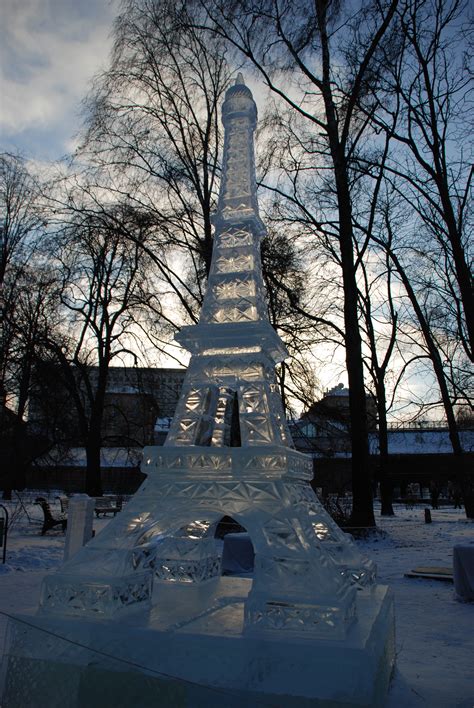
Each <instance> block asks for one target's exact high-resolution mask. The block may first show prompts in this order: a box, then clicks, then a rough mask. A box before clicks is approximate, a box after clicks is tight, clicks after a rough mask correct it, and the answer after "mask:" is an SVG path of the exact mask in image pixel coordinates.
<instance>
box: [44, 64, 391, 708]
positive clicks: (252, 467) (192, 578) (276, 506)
mask: <svg viewBox="0 0 474 708" xmlns="http://www.w3.org/2000/svg"><path fill="white" fill-rule="evenodd" d="M256 119H257V111H256V106H255V103H254V100H253V98H252V94H251V92H250V90H249V89H248V88H247V87H246V86H245V85H244V82H243V79H242V76H241V75H240V74H239V76H238V78H237V81H236V83H235V85H233V86H232V87H231V88H230V89H229V90H228V91H227V94H226V99H225V102H224V105H223V123H224V127H225V144H224V165H223V179H222V185H221V191H220V196H219V203H218V209H217V214H216V216H215V219H214V224H215V236H214V249H213V257H212V264H211V270H210V275H209V282H208V288H207V292H206V295H205V299H204V304H203V308H202V313H201V317H200V320H199V323H198V324H197V325H193V326H189V327H183V329H182V330H181V332H180V333H179V335H178V337H177V339H178V341H179V342H180V343H181V344H182V345H183V346H184V347H186V348H187V349H188V350H189V351H190V352H191V355H192V356H191V361H190V364H189V368H188V371H187V375H186V379H185V382H184V385H183V389H182V393H181V397H180V400H179V403H178V407H177V410H176V413H175V416H174V420H173V423H172V425H171V429H170V432H169V434H168V437H167V440H166V443H165V445H164V447H148V448H145V450H144V457H143V464H142V469H143V471H144V472H146V474H147V479H146V480H145V482H144V483H143V485H142V486H141V488H140V489H139V490H138V492H137V493H136V494H135V496H134V498H133V499H132V500H131V501H130V502H129V503H128V504H127V505H126V507H125V508H124V510H123V511H122V512H121V514H119V515H118V516H117V517H116V518H115V519H113V520H111V521H110V523H109V525H108V526H107V527H106V528H105V529H104V530H103V531H102V532H101V533H100V534H99V535H98V536H97V537H96V538H95V539H93V540H92V541H90V542H89V543H88V544H87V545H86V546H85V547H84V548H82V549H81V550H80V551H79V552H78V553H77V554H76V555H75V556H74V557H73V558H72V559H71V560H69V561H68V562H67V563H65V564H64V565H63V567H62V568H61V569H60V571H59V572H57V573H55V574H52V575H50V576H47V577H46V578H45V581H44V584H43V588H42V596H41V603H40V613H39V615H38V617H39V620H41V621H42V622H46V623H48V622H49V624H48V625H47V626H48V627H51V626H52V624H51V623H53V624H54V622H55V621H61V620H64V618H68V617H69V618H71V619H70V627H73V628H74V627H75V629H74V630H73V629H71V630H70V631H71V632H72V633H73V636H74V637H76V640H77V636H78V633H79V632H80V631H83V630H80V629H79V628H81V627H83V626H85V625H84V622H86V623H87V622H91V621H95V620H96V619H108V620H110V622H109V623H108V625H107V626H108V627H109V629H108V630H107V632H109V633H111V634H110V636H112V634H113V633H114V632H115V631H116V630H115V629H114V627H116V626H117V624H116V622H115V621H116V620H117V619H120V618H126V617H127V616H130V611H133V610H139V609H140V608H143V609H145V610H146V609H147V608H148V607H150V606H152V613H151V615H152V616H153V617H154V622H155V625H154V626H155V630H154V631H156V627H157V626H160V627H165V628H166V630H167V631H171V635H173V632H178V630H180V628H181V626H182V623H181V624H180V623H179V622H176V623H175V624H173V623H172V622H171V623H170V619H169V617H168V615H169V616H171V615H172V614H173V609H171V610H170V603H169V590H170V588H174V589H175V591H176V592H175V595H173V600H174V603H175V604H176V603H177V602H179V601H181V600H182V599H183V598H184V601H185V602H188V601H187V600H186V599H185V598H186V593H187V594H188V597H189V598H191V600H190V601H189V602H188V618H187V622H188V625H189V627H191V628H192V629H189V632H191V634H192V636H191V634H190V635H189V636H188V638H187V639H186V644H183V643H182V644H179V647H180V649H179V651H182V652H184V653H183V656H187V657H188V658H189V656H191V654H190V652H192V649H191V648H190V647H191V645H192V641H194V639H193V638H194V637H195V635H196V633H197V635H199V633H201V635H200V636H201V639H200V640H199V641H200V642H201V643H197V644H196V648H195V652H196V653H195V657H197V659H196V661H197V662H198V663H199V657H200V656H201V654H202V652H206V651H207V652H208V653H209V656H208V666H206V669H205V670H204V669H203V673H201V674H199V677H200V678H199V680H202V681H203V682H205V683H219V681H220V683H221V685H222V684H223V685H229V686H230V685H232V682H237V685H239V681H243V683H244V684H245V685H246V686H247V687H249V686H251V685H253V684H254V683H255V682H257V683H258V681H260V683H259V684H258V685H259V686H260V688H261V686H262V685H263V684H262V681H263V679H258V676H259V675H261V672H260V674H259V672H258V671H257V669H256V668H255V666H256V665H257V664H258V662H260V661H261V660H262V659H261V658H259V657H260V654H261V651H262V646H263V645H262V644H261V642H262V641H264V642H267V645H265V646H267V649H265V654H266V659H265V661H266V662H267V663H268V666H267V669H266V670H265V671H266V674H267V679H266V680H267V682H269V683H270V684H271V687H270V689H268V690H270V691H271V690H273V686H274V685H276V684H277V683H278V681H279V678H278V676H279V674H281V670H280V668H279V667H280V663H279V662H280V660H281V657H280V659H276V658H275V657H276V654H275V655H273V654H272V652H273V651H274V650H273V648H274V647H278V646H282V645H281V644H280V640H281V639H282V638H283V639H285V641H288V640H291V641H296V642H299V641H300V639H309V640H311V641H312V642H314V641H316V642H320V641H323V642H329V645H327V644H325V645H324V647H325V648H324V649H323V650H322V649H321V648H319V649H318V651H319V652H320V653H321V652H322V653H321V655H320V658H319V661H320V664H321V669H320V671H321V685H322V684H323V683H324V680H325V679H324V674H325V672H326V669H325V668H324V666H325V663H324V662H329V663H330V665H331V666H332V669H331V670H333V669H334V665H335V664H340V662H341V656H342V654H340V652H341V651H342V650H343V649H342V647H343V645H340V646H339V645H338V644H334V643H333V642H334V640H337V641H340V640H344V639H345V638H346V637H347V636H348V634H349V633H351V627H354V625H357V624H358V622H357V615H358V613H359V610H358V608H359V606H360V607H362V608H363V607H365V606H364V605H363V603H362V604H361V602H359V601H358V600H360V597H362V595H364V593H365V595H364V597H366V598H367V597H368V596H373V597H375V594H373V593H376V590H375V589H374V590H373V591H372V590H371V589H370V587H369V586H371V584H372V583H373V581H374V577H375V568H374V565H373V564H372V563H371V562H370V561H368V560H366V559H364V558H362V557H361V555H360V553H359V552H358V550H357V548H356V546H355V544H354V543H353V542H352V541H350V540H349V538H348V537H347V536H346V535H345V534H344V533H343V532H342V531H341V530H340V529H339V528H338V527H337V526H336V524H335V523H334V522H333V521H332V520H331V518H330V517H329V516H328V515H327V513H326V512H325V510H324V509H323V508H322V506H321V504H320V503H319V501H318V499H317V497H316V496H315V494H314V492H313V491H312V489H311V486H310V483H309V481H310V479H311V478H312V474H313V466H312V460H311V458H309V457H308V456H306V455H304V454H301V453H299V452H297V451H296V450H295V449H294V447H293V443H292V440H291V435H290V432H289V430H288V427H287V424H286V420H285V415H284V411H283V407H282V402H281V399H280V395H279V391H278V387H277V384H276V379H275V365H276V364H277V363H278V362H279V361H281V360H282V359H284V358H285V357H286V356H287V353H286V351H285V347H284V345H283V343H282V341H281V339H280V338H279V336H278V335H277V333H276V332H275V330H274V329H273V327H272V326H271V325H270V322H269V320H268V315H267V308H266V304H265V288H264V283H263V279H262V271H261V265H260V240H261V238H262V237H263V236H264V235H265V227H264V225H263V223H262V221H261V219H260V217H259V213H258V205H257V196H256V181H255V166H254V153H253V133H254V129H255V126H256ZM224 515H227V516H231V517H233V518H234V519H235V520H236V521H238V522H239V523H240V524H241V525H242V526H244V527H245V528H246V529H247V531H248V533H249V534H250V537H251V539H252V542H253V546H254V551H255V567H254V575H253V582H252V584H251V589H250V592H248V594H246V595H245V597H244V598H243V600H242V602H243V624H242V630H241V633H240V634H238V633H237V635H236V636H238V637H240V639H239V641H240V640H242V639H243V638H245V639H246V641H247V642H248V647H247V648H246V649H245V651H244V652H243V654H242V656H241V653H240V652H242V650H241V649H239V648H238V646H240V645H237V644H236V645H235V647H237V648H234V645H233V644H232V646H230V645H226V650H225V651H226V656H228V657H230V656H232V657H233V659H232V662H233V663H232V662H230V660H229V662H230V663H229V667H228V669H225V668H224V667H223V665H222V664H221V660H220V651H221V650H220V645H219V641H220V640H218V639H217V635H218V634H219V630H218V628H217V629H216V627H214V628H213V629H212V632H211V634H212V635H213V639H212V641H211V640H210V639H209V637H208V634H209V631H210V630H209V628H207V629H205V630H204V629H202V626H201V625H200V624H199V617H201V615H202V614H203V613H204V614H205V613H206V607H207V608H208V610H209V611H212V609H213V603H215V602H216V600H215V596H214V594H213V593H214V591H215V587H216V582H217V579H218V578H219V577H220V575H221V558H220V551H219V546H218V545H217V544H216V541H215V539H214V531H215V527H216V524H217V522H218V521H219V520H220V519H221V518H222V517H223V516H224ZM373 587H374V588H376V586H373ZM361 588H363V590H361V591H360V592H361V593H362V595H360V597H358V596H359V592H358V591H359V589H361ZM371 593H372V594H371ZM384 597H385V596H384ZM193 598H199V602H197V601H196V606H195V607H194V608H193V604H192V603H193V602H194V599H193ZM381 602H382V601H379V605H377V607H380V606H381V604H380V603H381ZM383 603H385V605H384V608H385V609H384V613H385V614H384V617H385V619H384V622H389V619H387V618H389V615H390V611H391V603H390V602H389V601H388V600H386V599H385V600H383ZM383 603H382V604H383ZM216 607H217V605H214V609H215V608H216ZM363 612H365V615H364V616H366V615H367V612H368V610H367V608H366V609H365V610H364V609H363ZM374 612H375V610H374ZM377 612H379V610H378V609H377ZM160 613H161V614H160ZM193 613H194V615H195V616H196V617H197V618H198V620H197V624H196V623H195V624H192V622H191V624H189V621H190V617H191V618H192V616H193ZM142 614H143V613H142ZM374 616H375V615H374ZM74 618H80V619H81V623H76V624H74ZM39 620H38V621H39ZM142 621H143V620H141V622H142ZM378 621H380V622H381V620H378ZM160 622H161V624H160ZM157 623H158V624H157ZM370 623H373V618H372V619H371V620H370V622H369V620H367V617H366V619H364V621H363V622H359V628H358V629H357V631H356V632H355V634H354V632H352V635H353V636H354V637H356V638H357V637H359V635H360V636H362V635H361V631H362V630H361V628H362V625H364V626H366V625H367V626H369V624H370ZM130 626H131V625H130ZM370 626H371V627H372V626H373V624H370ZM384 626H385V625H384ZM199 627H201V629H199ZM170 628H171V629H170ZM129 631H130V632H131V631H132V630H131V629H130V628H129ZM90 632H91V634H90V635H88V636H92V634H93V630H90ZM206 633H207V634H206ZM171 635H167V637H166V638H163V637H161V638H160V640H159V642H158V640H156V637H155V638H154V639H150V633H148V634H147V635H146V636H147V640H146V641H148V642H153V647H155V648H154V649H153V652H155V653H156V647H157V646H158V644H160V646H161V644H163V646H165V647H166V646H168V644H169V645H170V646H171V645H172V646H173V647H174V648H173V652H175V654H176V656H178V654H179V652H178V649H177V647H178V644H176V643H174V644H173V642H175V639H173V638H172V636H171ZM352 635H351V636H352ZM94 636H97V637H99V636H100V637H102V635H101V634H99V633H97V632H96V633H95V635H94ZM173 636H175V635H173ZM364 636H365V635H364ZM370 636H372V635H370V633H368V634H367V637H369V639H364V641H367V642H369V643H371V644H372V645H373V646H377V647H378V649H377V651H378V652H379V654H384V656H386V657H388V658H385V660H384V662H382V663H383V666H384V667H391V657H392V653H391V651H389V650H387V648H386V640H385V638H384V636H382V635H380V636H381V637H382V638H380V639H377V640H375V639H370ZM179 639H180V638H179V636H178V637H177V638H176V642H177V641H178V640H179ZM104 641H105V640H104ZM107 641H109V640H107ZM110 641H112V640H110ZM140 641H144V640H143V639H141V640H140ZM359 641H362V640H360V638H359V639H351V642H352V644H351V647H352V648H351V649H349V648H348V647H345V649H344V651H346V654H345V657H344V660H345V661H346V659H347V656H349V654H350V652H351V651H352V652H353V655H354V657H356V655H357V656H358V657H359V658H355V659H354V662H355V663H354V664H351V665H350V671H352V673H353V674H354V675H355V676H358V672H359V673H360V672H362V673H364V675H365V674H366V675H367V677H368V678H367V686H371V685H372V684H371V681H372V673H371V671H372V669H369V668H367V667H369V666H371V662H370V661H369V660H368V659H367V656H366V655H365V654H363V652H362V653H361V654H360V656H359V654H357V652H359V648H358V647H359V644H358V643H357V642H359ZM206 642H207V644H206ZM33 643H34V638H32V639H31V645H33ZM109 645H110V644H107V645H106V646H109ZM114 646H115V648H116V651H118V649H117V647H118V643H117V642H115V645H114ZM193 646H194V645H193ZM337 646H339V648H337ZM183 647H185V648H183ZM205 647H207V648H205ZM272 647H273V648H272ZM295 647H296V648H294V650H293V651H294V652H295V657H296V656H298V657H299V659H298V662H299V663H298V667H299V668H297V669H296V668H295V669H294V670H295V671H300V672H302V673H301V675H302V677H303V679H304V682H306V684H307V685H308V688H307V690H308V691H309V695H311V696H314V695H316V694H315V693H314V692H315V690H316V689H315V688H314V685H313V681H312V678H313V673H314V666H313V664H312V663H310V664H308V666H307V665H306V663H305V662H307V661H308V657H307V652H306V649H305V648H304V647H301V644H297V645H295ZM298 647H299V648H298ZM136 651H138V649H136ZM170 651H171V650H170ZM275 651H277V649H275ZM371 651H372V650H371ZM173 652H171V653H173ZM232 652H234V653H232ZM338 652H339V653H338ZM347 652H349V654H348V653H347ZM168 654H169V652H168ZM168 654H167V653H166V651H165V650H163V651H162V655H160V656H161V658H160V662H161V663H160V667H161V668H160V670H163V668H162V667H163V666H165V667H166V666H168V664H167V663H166V662H167V661H168ZM375 654H377V652H375ZM379 654H377V656H376V659H377V662H378V664H380V661H379ZM245 656H247V659H245V661H248V662H249V663H248V666H247V668H245V669H242V674H241V676H242V677H245V678H241V679H239V674H238V672H237V673H236V671H237V669H236V666H237V664H239V662H242V661H244V657H245ZM272 656H274V659H272V658H271V657H272ZM212 657H214V658H212ZM134 661H137V659H136V655H134ZM213 662H214V664H216V663H219V672H218V673H219V676H218V677H216V666H214V668H213ZM331 662H332V664H331ZM357 662H359V663H357ZM178 663H179V662H178V660H176V664H175V665H174V668H173V667H172V668H171V669H169V670H170V671H173V670H174V671H177V669H176V666H177V664H178ZM181 663H183V662H181ZM184 663H186V662H184ZM192 663H193V662H191V664H192ZM346 663H347V661H346ZM349 664H350V661H349V663H348V666H349ZM378 664H377V665H378ZM380 665H382V664H380ZM364 666H365V667H366V668H361V667H364ZM179 670H180V671H181V670H182V666H180V669H179ZM187 670H188V669H187ZM192 670H193V668H192V667H191V665H190V668H189V671H188V673H186V676H188V677H189V676H191V677H192V678H193V679H194V680H197V679H196V675H194V674H192ZM341 670H342V669H341ZM226 671H227V674H226ZM265 671H264V672H263V674H265ZM377 671H378V669H377ZM189 672H191V673H189ZM213 672H214V673H213ZM286 673H288V672H286ZM349 673H350V672H349ZM385 673H386V672H385ZM273 674H274V678H271V677H272V675H273ZM204 675H205V678H203V676H204ZM295 675H296V674H295ZM351 675H352V674H351ZM256 677H257V678H256ZM303 679H302V680H303ZM292 680H294V679H293V678H292V677H291V675H290V676H287V683H288V682H289V685H290V690H291V681H292ZM298 680H299V679H298ZM348 680H349V679H348ZM351 680H352V679H351ZM384 680H386V677H385V679H384ZM252 682H253V683H252ZM379 683H380V682H379ZM382 684H383V681H382V683H380V685H382ZM383 685H385V684H383ZM285 686H286V687H283V688H281V691H286V692H288V687H287V684H285ZM336 688H337V687H336ZM249 690H250V689H249ZM259 690H260V689H259ZM261 690H267V689H265V688H263V689H261ZM305 690H306V689H305ZM318 690H319V689H318ZM321 690H322V689H321ZM324 690H326V689H324ZM327 690H328V691H329V693H330V694H331V691H332V690H333V689H332V688H331V687H329V688H328V689H327ZM348 690H349V689H348ZM368 690H369V689H368ZM370 690H372V689H370ZM349 693H350V690H349ZM295 695H296V694H295ZM331 695H332V694H331ZM191 704H192V705H194V703H192V701H191V703H189V705H191ZM207 704H209V705H210V703H206V705H207ZM180 705H181V704H180ZM183 705H184V703H183ZM186 705H188V704H186ZM229 705H231V703H229ZM232 705H233V703H232ZM239 705H240V703H239ZM242 705H248V703H246V702H245V701H243V703H242ZM285 705H286V704H285ZM298 705H299V704H298ZM305 705H306V704H305ZM318 705H320V704H319V703H318ZM321 705H323V704H322V703H321ZM331 705H333V704H331ZM338 705H342V703H341V704H339V703H338Z"/></svg>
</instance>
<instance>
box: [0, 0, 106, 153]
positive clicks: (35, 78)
mask: <svg viewBox="0 0 474 708" xmlns="http://www.w3.org/2000/svg"><path fill="white" fill-rule="evenodd" d="M117 8H118V2H117V0H111V1H110V2H109V0H2V7H1V10H0V20H1V29H0V64H1V83H0V143H1V147H2V148H3V149H5V148H6V149H9V150H13V149H15V148H16V149H19V150H21V151H23V152H24V153H25V154H26V155H27V156H31V157H33V158H35V157H38V158H46V157H49V158H56V157H59V156H60V155H62V154H64V153H65V152H66V151H68V150H70V149H71V148H72V146H73V143H72V138H73V136H74V134H76V133H77V131H78V129H79V127H80V124H81V119H80V109H81V107H80V103H81V100H82V98H83V97H84V96H85V94H86V93H87V90H88V87H89V85H90V81H91V79H92V77H93V76H94V75H95V74H96V73H97V72H98V71H99V70H100V69H101V68H105V66H106V65H107V60H108V56H109V51H110V48H111V44H112V40H111V36H110V32H111V28H112V22H113V19H114V17H115V15H116V13H117Z"/></svg>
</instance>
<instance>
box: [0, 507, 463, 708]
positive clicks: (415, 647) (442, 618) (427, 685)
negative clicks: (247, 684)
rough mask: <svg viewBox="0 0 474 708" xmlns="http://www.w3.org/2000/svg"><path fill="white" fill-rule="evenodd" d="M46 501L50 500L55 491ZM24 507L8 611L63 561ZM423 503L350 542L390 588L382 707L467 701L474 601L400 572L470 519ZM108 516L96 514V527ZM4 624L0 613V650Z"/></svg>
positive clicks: (12, 544) (5, 595) (447, 552)
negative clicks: (393, 656)
mask: <svg viewBox="0 0 474 708" xmlns="http://www.w3.org/2000/svg"><path fill="white" fill-rule="evenodd" d="M50 501H51V502H52V504H53V505H55V504H57V502H55V500H54V494H51V498H50ZM14 506H15V505H14V504H13V505H12V506H11V511H13V507H14ZM54 508H55V510H57V511H58V512H59V509H58V507H57V506H54ZM26 509H27V511H28V514H29V516H30V518H31V521H29V520H28V518H27V516H26V514H25V513H24V512H22V513H21V514H20V515H18V510H17V512H15V514H14V516H15V515H16V517H17V518H16V519H14V523H13V527H12V529H11V532H10V537H9V540H8V548H7V562H6V564H5V565H1V556H0V610H1V611H2V612H4V613H8V614H9V613H14V612H23V611H28V610H29V609H31V608H33V609H34V608H36V606H37V603H38V599H39V591H40V585H41V580H42V578H43V577H44V575H45V573H47V572H49V571H51V570H54V569H56V568H57V567H58V566H59V565H60V564H61V561H62V555H63V548H64V535H63V534H62V532H61V531H49V532H48V533H47V535H46V536H44V537H42V536H40V535H39V532H40V530H41V523H40V519H41V511H40V509H39V508H38V507H36V506H34V505H33V504H31V501H30V502H29V503H27V504H26ZM423 510H424V506H423V505H419V506H415V507H414V508H412V509H405V507H404V506H402V505H398V506H396V507H395V511H396V516H395V517H393V518H382V517H380V516H378V517H377V518H378V525H379V529H380V533H379V534H377V535H374V536H373V537H372V538H371V539H369V540H364V541H358V542H357V543H358V544H359V546H360V547H361V548H362V549H363V550H364V552H365V553H366V554H367V555H368V556H369V557H371V558H372V559H373V560H374V561H375V562H376V563H377V565H378V569H379V572H378V576H379V582H381V583H387V584H389V585H390V586H391V587H392V590H393V592H394V595H395V607H396V633H397V668H396V671H395V675H394V678H393V682H392V686H391V690H390V695H389V699H388V703H387V708H412V707H413V708H418V707H419V708H421V707H422V706H424V707H425V708H428V707H429V708H473V706H474V603H469V604H467V603H460V602H457V601H456V600H455V597H454V590H453V585H452V583H449V582H445V581H435V580H426V579H419V580H418V579H412V578H405V577H404V573H405V572H407V571H409V570H411V569H412V568H415V567H417V566H451V565H452V548H453V546H454V545H456V544H458V543H474V522H470V521H468V520H467V519H466V518H465V516H464V512H463V511H459V510H455V509H453V508H452V507H444V508H441V509H439V510H434V511H432V512H431V513H432V518H433V523H432V524H425V523H424V511H423ZM377 512H378V509H377ZM108 522H109V520H108V519H99V520H97V519H96V520H95V522H94V523H95V528H96V532H100V529H101V528H102V527H103V526H104V525H106V524H107V523H108ZM0 550H1V549H0ZM5 627H6V617H5V615H0V650H1V649H2V647H3V640H4V634H5ZM223 708H225V707H224V706H223Z"/></svg>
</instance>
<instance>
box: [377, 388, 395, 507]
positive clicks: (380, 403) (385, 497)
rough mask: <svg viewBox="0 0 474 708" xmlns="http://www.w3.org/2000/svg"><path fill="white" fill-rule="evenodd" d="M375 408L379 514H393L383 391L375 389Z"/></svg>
mask: <svg viewBox="0 0 474 708" xmlns="http://www.w3.org/2000/svg"><path fill="white" fill-rule="evenodd" d="M377 410H378V419H379V421H378V422H379V454H380V468H379V470H380V499H381V510H380V515H381V516H395V512H394V511H393V482H392V480H391V479H390V477H389V470H388V426H387V414H386V400H385V391H384V390H379V391H377Z"/></svg>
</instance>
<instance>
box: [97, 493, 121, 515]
mask: <svg viewBox="0 0 474 708" xmlns="http://www.w3.org/2000/svg"><path fill="white" fill-rule="evenodd" d="M122 505H123V497H122V496H117V497H96V498H95V507H94V511H95V513H96V516H97V518H99V516H100V515H101V514H102V515H103V516H105V514H113V515H114V516H115V514H118V512H119V511H122Z"/></svg>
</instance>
